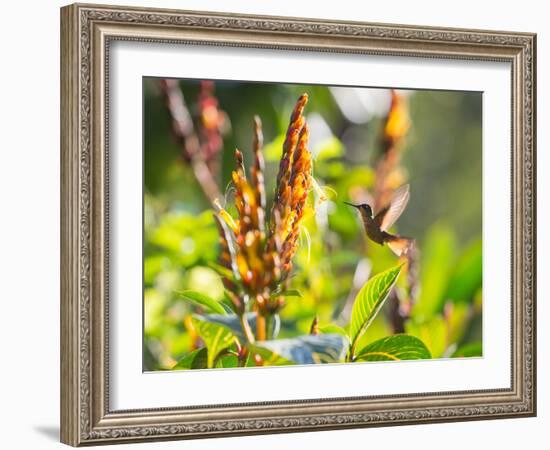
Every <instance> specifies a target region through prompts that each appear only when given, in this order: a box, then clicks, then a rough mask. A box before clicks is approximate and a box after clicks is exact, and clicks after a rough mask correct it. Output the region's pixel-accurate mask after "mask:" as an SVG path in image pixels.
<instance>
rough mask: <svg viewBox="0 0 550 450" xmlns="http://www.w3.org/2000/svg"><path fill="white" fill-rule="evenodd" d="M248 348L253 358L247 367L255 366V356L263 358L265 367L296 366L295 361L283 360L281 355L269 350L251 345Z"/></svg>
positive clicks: (249, 359) (250, 358)
mask: <svg viewBox="0 0 550 450" xmlns="http://www.w3.org/2000/svg"><path fill="white" fill-rule="evenodd" d="M264 342H269V341H264ZM262 343H263V342H262ZM248 347H249V350H250V354H251V356H250V357H249V358H248V361H249V362H250V364H248V363H247V367H248V366H254V365H255V363H254V358H253V357H252V355H253V354H256V355H260V356H261V358H262V361H263V365H264V366H293V365H295V364H296V363H295V362H294V361H290V360H288V359H286V358H283V357H282V356H281V355H279V354H277V353H275V352H273V351H271V350H269V349H268V348H265V347H261V346H258V345H255V344H249V345H248Z"/></svg>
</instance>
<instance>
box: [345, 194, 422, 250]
mask: <svg viewBox="0 0 550 450" xmlns="http://www.w3.org/2000/svg"><path fill="white" fill-rule="evenodd" d="M409 197H410V192H409V185H408V184H405V185H403V186H401V187H399V188H398V189H396V190H395V192H394V194H393V197H392V199H391V201H390V204H389V205H388V206H386V207H385V208H383V209H381V210H380V211H379V212H378V213H377V214H376V215H373V211H372V208H371V207H370V205H368V204H366V203H362V204H360V205H354V204H353V203H348V202H344V203H345V204H346V205H350V206H353V207H354V208H357V209H358V210H359V212H360V213H361V219H362V220H363V225H364V226H365V232H366V233H367V236H368V238H369V239H370V240H372V241H374V242H376V243H377V244H380V245H384V244H387V246H388V247H389V248H390V249H391V250H392V251H393V252H394V253H395V254H396V255H397V256H401V255H405V254H407V252H408V251H409V249H410V247H411V244H412V243H413V239H410V238H407V237H403V236H398V235H395V234H390V233H388V229H389V228H390V227H391V226H392V225H393V224H394V223H395V221H396V220H397V219H399V217H400V216H401V214H402V213H403V211H404V210H405V208H406V206H407V203H409Z"/></svg>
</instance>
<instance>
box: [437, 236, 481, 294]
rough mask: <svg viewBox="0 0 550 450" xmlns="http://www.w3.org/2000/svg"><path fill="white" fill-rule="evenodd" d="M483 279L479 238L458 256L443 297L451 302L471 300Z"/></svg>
mask: <svg viewBox="0 0 550 450" xmlns="http://www.w3.org/2000/svg"><path fill="white" fill-rule="evenodd" d="M482 280H483V248H482V243H481V239H479V240H476V241H475V242H473V243H472V244H471V245H470V246H469V247H468V248H466V250H464V252H463V253H462V255H461V256H460V258H459V259H458V261H457V262H456V264H455V268H454V270H453V273H452V275H451V278H450V280H449V285H448V288H447V292H446V293H445V298H446V299H449V300H452V301H453V302H468V303H470V302H472V301H473V299H474V297H475V294H476V292H477V291H478V290H479V288H480V287H481V286H482Z"/></svg>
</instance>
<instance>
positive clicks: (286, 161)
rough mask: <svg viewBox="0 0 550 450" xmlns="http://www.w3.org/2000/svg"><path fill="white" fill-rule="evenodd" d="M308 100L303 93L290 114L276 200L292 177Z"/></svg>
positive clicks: (278, 175)
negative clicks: (295, 151) (296, 149)
mask: <svg viewBox="0 0 550 450" xmlns="http://www.w3.org/2000/svg"><path fill="white" fill-rule="evenodd" d="M307 101H308V96H307V94H302V95H301V96H300V98H298V101H297V102H296V105H295V106H294V110H293V111H292V114H291V116H290V123H289V125H288V130H287V133H286V138H285V142H284V144H283V155H282V156H281V162H280V164H279V173H278V174H277V186H278V191H277V195H276V196H275V200H277V199H278V197H279V193H280V190H281V188H282V186H284V185H286V184H287V183H288V180H289V178H290V169H291V165H292V159H293V154H294V150H295V148H296V144H297V142H298V137H299V135H300V132H301V130H302V128H303V126H304V122H305V119H304V116H303V113H304V108H305V106H306V104H307Z"/></svg>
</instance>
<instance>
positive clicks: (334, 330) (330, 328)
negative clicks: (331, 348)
mask: <svg viewBox="0 0 550 450" xmlns="http://www.w3.org/2000/svg"><path fill="white" fill-rule="evenodd" d="M319 331H320V332H321V333H323V334H339V335H341V336H345V337H348V333H346V330H344V329H343V328H342V327H339V326H338V325H334V324H333V323H329V324H327V325H321V326H319Z"/></svg>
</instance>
